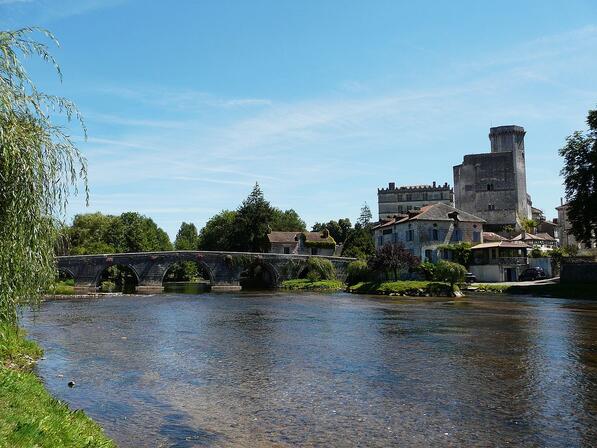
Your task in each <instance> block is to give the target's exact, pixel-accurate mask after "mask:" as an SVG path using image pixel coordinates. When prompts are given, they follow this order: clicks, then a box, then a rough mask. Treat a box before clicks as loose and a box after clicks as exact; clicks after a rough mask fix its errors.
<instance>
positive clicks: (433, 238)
mask: <svg viewBox="0 0 597 448" xmlns="http://www.w3.org/2000/svg"><path fill="white" fill-rule="evenodd" d="M431 236H432V238H431V239H432V240H433V241H437V240H439V232H438V231H437V229H433V230H432V232H431Z"/></svg>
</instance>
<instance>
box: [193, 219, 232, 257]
mask: <svg viewBox="0 0 597 448" xmlns="http://www.w3.org/2000/svg"><path fill="white" fill-rule="evenodd" d="M235 219H236V212H234V211H231V210H222V211H221V212H220V213H218V214H217V215H214V216H212V217H211V218H210V219H209V221H207V222H206V223H205V226H204V227H203V228H202V229H201V231H200V232H199V248H200V249H201V250H233V249H234V243H233V241H232V237H233V233H234V222H235Z"/></svg>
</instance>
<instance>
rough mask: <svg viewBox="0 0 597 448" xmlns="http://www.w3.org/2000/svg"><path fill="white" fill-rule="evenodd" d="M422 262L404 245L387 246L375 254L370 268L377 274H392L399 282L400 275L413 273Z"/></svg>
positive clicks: (370, 261) (370, 262)
mask: <svg viewBox="0 0 597 448" xmlns="http://www.w3.org/2000/svg"><path fill="white" fill-rule="evenodd" d="M420 263H421V261H420V260H419V259H418V258H417V257H415V256H414V255H413V253H412V252H410V251H409V250H407V249H406V248H405V247H404V245H403V244H402V243H396V244H385V245H383V246H382V247H380V248H379V249H377V251H376V252H375V255H374V256H373V257H371V259H370V260H369V268H370V269H371V270H373V271H377V272H383V273H387V272H391V273H392V274H393V276H394V280H398V278H399V274H400V273H402V272H405V271H411V270H412V269H414V268H415V267H417V266H418V265H419V264H420Z"/></svg>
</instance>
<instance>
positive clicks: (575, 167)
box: [560, 110, 597, 243]
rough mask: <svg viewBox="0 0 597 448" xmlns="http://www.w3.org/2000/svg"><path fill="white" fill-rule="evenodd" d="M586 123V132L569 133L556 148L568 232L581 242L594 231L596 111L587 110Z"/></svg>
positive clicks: (596, 222)
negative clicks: (560, 162) (561, 178)
mask: <svg viewBox="0 0 597 448" xmlns="http://www.w3.org/2000/svg"><path fill="white" fill-rule="evenodd" d="M587 124H588V125H589V130H588V131H587V132H584V133H583V132H579V131H577V132H575V133H574V134H572V135H570V136H569V137H568V138H567V139H566V145H565V146H564V147H563V148H561V149H560V156H562V157H563V158H564V167H563V168H562V171H561V175H562V176H563V177H564V186H565V191H566V200H567V202H568V219H569V220H570V224H571V227H572V229H571V231H572V234H573V235H574V236H575V237H576V239H577V240H579V241H582V242H584V243H589V242H590V241H591V240H592V239H593V238H595V234H596V232H597V110H591V111H589V114H588V117H587Z"/></svg>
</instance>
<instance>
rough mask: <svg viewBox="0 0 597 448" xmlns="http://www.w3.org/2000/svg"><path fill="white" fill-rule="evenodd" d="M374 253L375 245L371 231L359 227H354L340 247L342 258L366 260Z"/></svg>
mask: <svg viewBox="0 0 597 448" xmlns="http://www.w3.org/2000/svg"><path fill="white" fill-rule="evenodd" d="M374 253H375V244H374V243H373V235H372V234H371V231H370V230H368V229H366V228H364V227H361V226H355V228H354V229H352V230H351V231H350V233H349V234H348V236H347V237H346V241H345V242H344V246H343V247H342V256H343V257H354V258H358V259H360V260H367V259H368V258H369V257H371V256H372V255H373V254H374Z"/></svg>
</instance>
